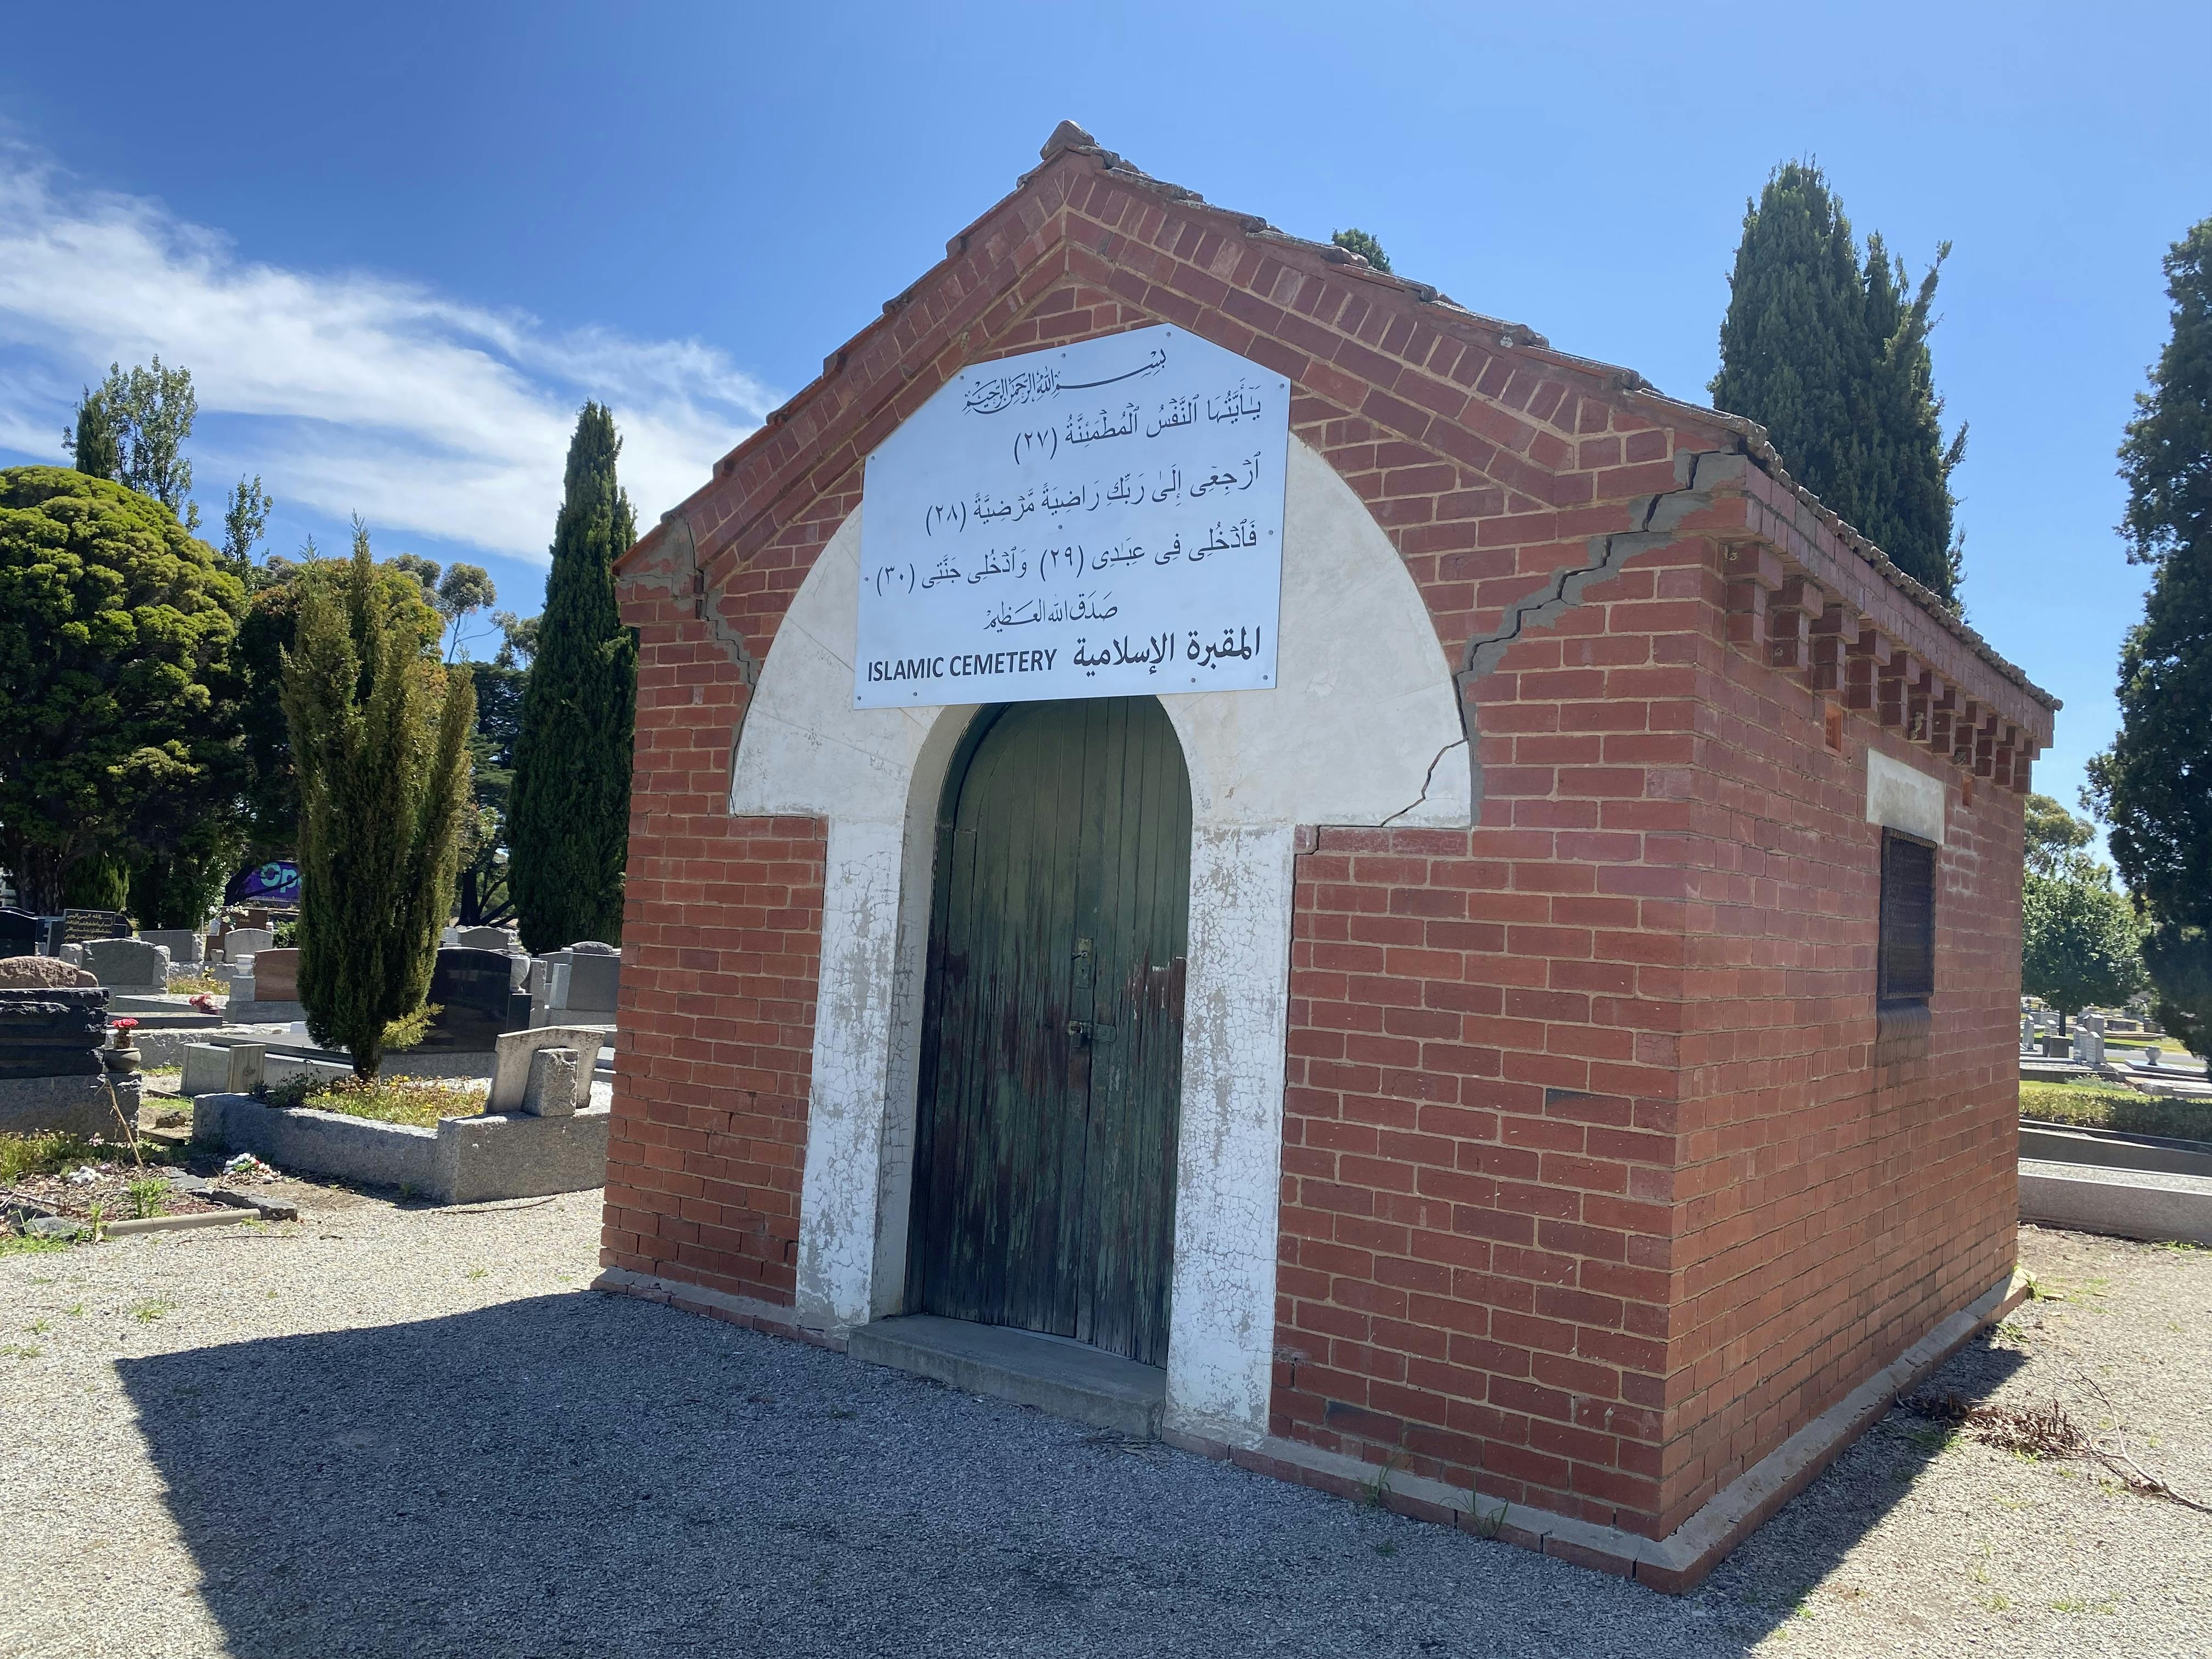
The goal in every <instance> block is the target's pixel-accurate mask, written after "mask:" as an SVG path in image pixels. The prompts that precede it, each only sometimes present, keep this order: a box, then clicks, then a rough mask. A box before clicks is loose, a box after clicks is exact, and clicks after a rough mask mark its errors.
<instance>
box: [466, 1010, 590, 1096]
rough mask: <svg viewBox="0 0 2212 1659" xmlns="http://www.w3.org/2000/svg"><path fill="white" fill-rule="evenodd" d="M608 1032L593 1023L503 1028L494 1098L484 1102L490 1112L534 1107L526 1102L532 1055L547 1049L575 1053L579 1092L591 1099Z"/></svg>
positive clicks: (495, 1075) (495, 1074) (494, 1072)
mask: <svg viewBox="0 0 2212 1659" xmlns="http://www.w3.org/2000/svg"><path fill="white" fill-rule="evenodd" d="M605 1041H606V1034H605V1032H603V1031H595V1030H592V1028H591V1027H590V1026H588V1025H584V1026H577V1025H540V1026H538V1027H537V1028H536V1029H535V1030H528V1031H504V1032H501V1034H500V1039H499V1051H498V1053H499V1058H498V1063H497V1066H496V1067H495V1070H494V1071H493V1073H492V1079H491V1097H490V1098H489V1100H487V1101H486V1102H485V1103H484V1110H485V1111H487V1112H521V1111H528V1110H529V1109H530V1108H529V1107H528V1106H526V1105H525V1104H524V1102H525V1100H526V1097H528V1095H529V1092H530V1079H531V1071H532V1066H534V1065H535V1064H536V1062H535V1060H533V1059H532V1056H533V1055H535V1054H538V1053H539V1052H540V1051H542V1050H544V1049H547V1048H566V1049H568V1050H570V1051H571V1052H572V1053H573V1054H574V1056H575V1062H576V1076H577V1078H578V1079H579V1080H578V1084H577V1088H576V1092H577V1093H578V1094H579V1095H580V1096H582V1097H586V1098H588V1097H589V1092H590V1089H591V1082H592V1072H593V1071H594V1070H595V1069H596V1068H597V1067H598V1066H599V1048H600V1046H601V1045H602V1044H603V1043H604V1042H605Z"/></svg>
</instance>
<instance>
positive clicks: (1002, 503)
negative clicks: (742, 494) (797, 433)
mask: <svg viewBox="0 0 2212 1659" xmlns="http://www.w3.org/2000/svg"><path fill="white" fill-rule="evenodd" d="M1290 408H1291V386H1290V382H1289V381H1288V380H1285V379H1284V378H1283V377H1282V376H1281V375H1279V374H1273V373H1271V372H1270V371H1268V370H1267V369H1264V368H1261V367H1260V366H1259V365H1258V364H1257V363H1254V362H1248V361H1247V360H1246V359H1244V358H1243V357H1239V356H1237V355H1236V354H1235V353H1234V352H1230V351H1225V350H1223V349H1221V348H1220V347H1219V346H1217V345H1215V344H1213V343H1211V342H1210V341H1206V340H1202V339H1200V338H1199V337H1197V336H1195V335H1193V334H1189V333H1187V332H1185V331H1183V330H1182V329H1177V328H1144V329H1138V330H1135V331H1132V332H1130V333H1127V334H1115V335H1109V336H1108V337H1106V338H1104V339H1100V340H1085V341H1082V342H1080V343H1077V344H1074V345H1070V346H1064V347H1054V348H1051V349H1047V350H1043V351H1032V352H1027V353H1024V355H1023V356H1018V357H1004V358H1000V360H998V361H997V362H988V363H979V364H976V365H975V366H974V367H973V368H969V369H966V370H965V371H963V373H962V374H960V375H959V376H958V378H957V379H956V380H952V381H951V383H950V384H948V385H946V386H942V387H940V388H939V390H938V392H937V394H936V396H934V397H933V398H931V399H930V400H929V401H928V402H927V403H926V404H923V405H922V406H921V408H920V409H918V410H915V412H914V414H913V415H912V416H909V417H908V419H907V421H906V422H905V423H904V424H903V425H902V426H901V427H900V428H898V430H897V431H896V432H894V433H893V434H892V435H890V437H888V438H886V439H885V440H884V442H883V444H882V446H881V447H879V448H878V449H877V450H876V452H875V453H873V454H872V455H870V456H869V457H868V470H867V480H866V485H865V489H864V493H863V495H862V497H861V507H860V649H859V652H858V654H857V659H856V660H855V662H854V684H853V706H854V708H903V707H908V706H911V705H914V704H917V703H950V702H1040V701H1043V700H1047V699H1050V698H1055V697H1106V696H1135V695H1139V694H1143V693H1157V692H1164V691H1231V690H1234V691H1247V690H1260V689H1262V688H1265V687H1268V686H1272V685H1273V684H1274V683H1275V624H1276V621H1277V617H1278V615H1279V611H1280V610H1281V605H1282V586H1283V477H1284V469H1285V465H1287V463H1288V458H1289V448H1290V430H1291V427H1290Z"/></svg>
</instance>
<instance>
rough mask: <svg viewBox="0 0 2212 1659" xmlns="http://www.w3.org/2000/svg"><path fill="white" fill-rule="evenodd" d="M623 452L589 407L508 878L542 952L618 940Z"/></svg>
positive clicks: (530, 692) (537, 663) (525, 934)
mask: <svg viewBox="0 0 2212 1659" xmlns="http://www.w3.org/2000/svg"><path fill="white" fill-rule="evenodd" d="M621 452H622V440H621V438H620V437H619V436H617V434H616V432H615V422H614V416H612V415H611V413H610V412H609V411H608V410H606V409H605V408H604V407H602V406H601V405H600V404H594V403H587V404H585V405H584V408H583V411H582V413H581V414H580V415H579V416H577V420H576V431H575V435H574V437H573V438H572V439H571V440H570V441H569V444H568V479H567V489H566V492H565V495H564V496H563V499H562V503H561V516H560V519H559V520H558V521H557V522H556V525H555V526H554V531H553V568H552V570H551V571H550V573H549V574H548V576H547V578H546V582H545V614H544V617H543V618H542V619H541V625H540V628H539V632H538V654H537V657H536V659H534V660H533V662H532V665H531V669H530V679H529V683H528V685H527V686H526V689H525V690H524V692H523V699H522V733H521V741H520V744H519V745H518V747H517V749H516V751H515V757H514V789H513V811H512V822H511V831H510V833H511V838H512V849H513V852H512V864H511V868H510V874H509V878H508V879H509V882H510V884H511V886H512V888H513V894H514V901H515V908H516V909H517V911H518V912H519V913H520V919H521V923H522V939H523V943H524V944H525V945H527V946H528V947H529V948H530V949H531V950H532V951H551V950H557V949H559V948H560V947H561V946H562V945H570V944H573V943H574V942H575V941H576V940H578V939H603V940H607V941H610V942H611V941H613V940H616V939H619V938H620V937H621V933H622V912H623V866H624V864H625V862H626V861H627V859H628V856H629V769H630V722H631V718H632V710H633V707H634V705H635V700H636V696H637V641H636V638H635V635H632V634H631V633H630V631H629V629H627V628H625V627H623V622H622V616H621V613H620V612H619V611H617V609H616V605H615V582H614V562H615V559H616V557H617V556H618V555H620V554H622V553H623V552H624V551H626V550H628V548H629V544H631V543H632V542H634V541H635V540H636V539H637V524H636V520H635V517H634V516H633V514H632V513H631V512H630V505H629V496H628V495H625V494H624V493H623V488H622V485H621V484H620V483H619V482H618V481H617V478H616V476H615V461H616V458H617V456H618V455H619V454H620V453H621Z"/></svg>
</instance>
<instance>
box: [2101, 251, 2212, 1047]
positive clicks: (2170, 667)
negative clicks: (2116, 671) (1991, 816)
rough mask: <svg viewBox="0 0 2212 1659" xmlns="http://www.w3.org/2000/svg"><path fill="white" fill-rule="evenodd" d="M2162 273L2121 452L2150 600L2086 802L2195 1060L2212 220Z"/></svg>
mask: <svg viewBox="0 0 2212 1659" xmlns="http://www.w3.org/2000/svg"><path fill="white" fill-rule="evenodd" d="M2165 270H2166V293H2167V295H2168V296H2169V297H2170V298H2171V299H2172V302H2173V308H2172V337H2171V338H2170V339H2169V340H2168V341H2167V343H2166V349H2164V351H2162V352H2161V353H2160V356H2159V360H2158V362H2157V363H2156V365H2155V366H2154V368H2152V370H2151V376H2150V380H2151V384H2150V389H2149V390H2148V391H2147V392H2139V393H2137V394H2136V418H2135V419H2134V420H2133V421H2131V422H2129V424H2128V428H2127V436H2126V439H2125V441H2124V442H2123V443H2122V444H2121V446H2120V476H2121V477H2124V478H2125V479H2126V480H2127V484H2128V507H2127V514H2126V517H2125V518H2124V520H2122V521H2121V524H2120V526H2119V528H2120V533H2121V535H2122V536H2123V537H2124V538H2126V540H2127V543H2128V557H2129V560H2130V562H2133V563H2137V564H2148V565H2149V566H2150V567H2151V582H2150V592H2149V593H2148V595H2147V597H2146V598H2145V600H2144V604H2143V620H2142V622H2141V623H2139V624H2137V625H2136V628H2135V629H2133V630H2132V631H2131V632H2130V634H2129V635H2128V637H2127V641H2126V642H2125V644H2124V645H2123V647H2121V651H2120V681H2119V703H2120V729H2119V733H2118V736H2117V737H2116V738H2114V739H2113V741H2112V747H2111V748H2109V749H2107V750H2105V752H2104V753H2102V754H2101V755H2098V756H2096V757H2093V759H2092V760H2091V761H2090V763H2089V768H2088V771H2089V787H2088V791H2087V799H2088V800H2089V801H2090V803H2091V804H2092V805H2093V806H2094V807H2095V809H2096V811H2097V812H2098V814H2099V816H2100V817H2102V818H2103V819H2104V820H2105V821H2106V823H2107V824H2109V825H2110V826H2111V833H2110V835H2109V836H2108V837H2107V839H2108V842H2109V843H2110V845H2111V847H2112V859H2113V861H2114V862H2115V863H2117V864H2118V866H2119V868H2120V873H2121V875H2122V876H2123V877H2124V878H2125V879H2126V882H2127V884H2128V886H2129V888H2130V890H2132V891H2133V892H2134V894H2135V896H2136V902H2137V903H2138V904H2139V905H2140V906H2141V907H2142V908H2143V910H2144V912H2145V914H2146V915H2147V918H2148V922H2149V933H2148V939H2146V941H2145V944H2144V958H2145V961H2146V963H2147V964H2148V967H2149V969H2150V974H2151V978H2152V981H2153V983H2154V986H2155V987H2156V990H2157V994H2158V998H2159V1000H2160V1003H2161V1005H2162V1006H2163V1007H2164V1008H2165V1009H2166V1010H2167V1011H2169V1012H2166V1013H2161V1016H2160V1023H2161V1024H2165V1025H2166V1029H2167V1030H2170V1031H2172V1032H2173V1034H2174V1035H2175V1036H2182V1030H2180V1029H2179V1028H2178V1026H2177V1024H2176V1022H2179V1025H2180V1026H2186V1027H2188V1028H2189V1029H2191V1030H2194V1031H2196V1032H2197V1033H2198V1034H2199V1036H2197V1038H2196V1039H2194V1040H2193V1041H2192V1046H2194V1043H2195V1042H2201V1041H2203V1040H2205V1039H2204V1037H2203V1033H2204V1032H2206V1031H2208V1030H2212V972H2208V971H2206V957H2205V951H2206V946H2205V940H2206V938H2207V937H2208V935H2212V753H2208V750H2207V740H2206V734H2207V733H2208V732H2212V219H2207V220H2205V221H2203V222H2201V223H2199V224H2197V225H2196V226H2195V227H2193V228H2191V230H2190V232H2189V234H2187V235H2186V236H2185V237H2184V238H2183V239H2182V240H2180V241H2179V242H2177V243H2175V244H2174V245H2173V246H2172V249H2171V250H2170V251H2169V252H2168V253H2167V255H2166V260H2165ZM2185 1040H2191V1039H2185ZM2199 1052H2202V1050H2201V1049H2200V1050H2199Z"/></svg>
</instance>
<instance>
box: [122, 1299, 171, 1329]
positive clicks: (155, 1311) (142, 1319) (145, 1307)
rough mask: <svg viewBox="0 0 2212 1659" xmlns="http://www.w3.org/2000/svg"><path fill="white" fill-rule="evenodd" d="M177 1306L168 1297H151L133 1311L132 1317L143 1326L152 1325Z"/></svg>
mask: <svg viewBox="0 0 2212 1659" xmlns="http://www.w3.org/2000/svg"><path fill="white" fill-rule="evenodd" d="M176 1305H177V1304H175V1303H173V1302H172V1301H170V1300H169V1298H168V1297H166V1296H149V1297H147V1298H146V1299H145V1300H144V1301H143V1302H141V1303H139V1304H137V1305H136V1306H135V1307H133V1308H132V1309H131V1317H132V1318H133V1319H135V1320H137V1322H139V1323H140V1324H141V1325H150V1324H152V1323H153V1322H155V1320H157V1319H163V1318H166V1317H167V1316H168V1315H169V1314H170V1313H171V1312H172V1311H173V1310H174V1309H175V1308H176Z"/></svg>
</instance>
